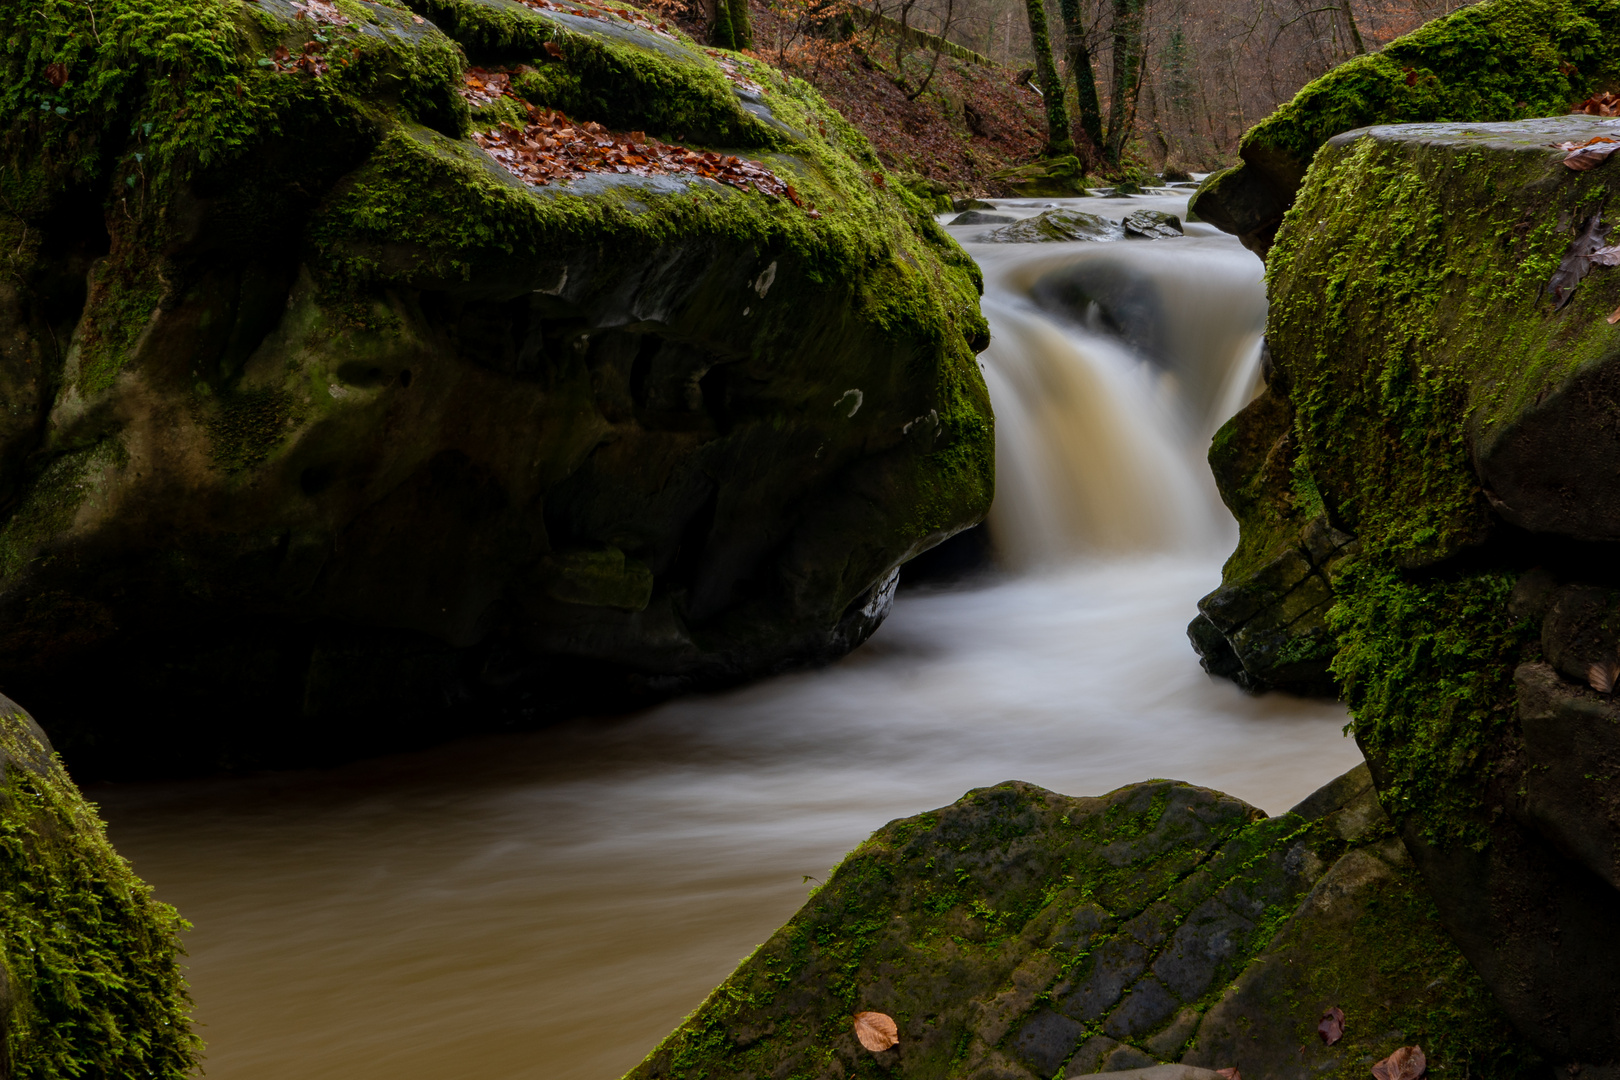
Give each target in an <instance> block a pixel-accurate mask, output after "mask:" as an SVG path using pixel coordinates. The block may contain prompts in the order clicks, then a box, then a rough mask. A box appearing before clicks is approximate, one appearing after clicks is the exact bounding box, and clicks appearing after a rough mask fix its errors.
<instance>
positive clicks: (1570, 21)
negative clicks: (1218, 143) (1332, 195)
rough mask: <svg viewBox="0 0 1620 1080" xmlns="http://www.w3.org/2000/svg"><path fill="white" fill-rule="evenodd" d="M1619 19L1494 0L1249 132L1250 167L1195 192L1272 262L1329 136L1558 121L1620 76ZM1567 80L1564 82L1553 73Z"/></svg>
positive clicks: (1582, 0)
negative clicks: (1372, 127)
mask: <svg viewBox="0 0 1620 1080" xmlns="http://www.w3.org/2000/svg"><path fill="white" fill-rule="evenodd" d="M1617 31H1620V14H1617V13H1616V11H1615V9H1614V8H1613V6H1612V5H1610V4H1608V3H1607V2H1606V0H1494V2H1491V3H1484V4H1475V5H1472V6H1469V7H1465V8H1461V9H1459V10H1457V11H1455V12H1452V13H1451V14H1449V15H1446V16H1444V17H1442V18H1439V19H1435V20H1434V21H1433V22H1430V23H1427V24H1425V25H1424V26H1422V27H1420V28H1419V29H1417V30H1414V31H1413V32H1411V33H1410V34H1406V35H1405V36H1403V37H1399V38H1396V39H1395V40H1394V41H1392V42H1390V43H1389V44H1388V45H1385V46H1384V47H1383V48H1382V49H1379V50H1378V51H1377V52H1373V53H1368V54H1365V55H1362V56H1358V57H1355V58H1354V59H1352V60H1349V61H1347V62H1346V63H1343V64H1340V65H1339V66H1338V67H1336V68H1334V69H1333V70H1332V71H1329V72H1328V73H1327V74H1326V75H1323V76H1322V77H1321V78H1319V79H1317V80H1316V81H1315V82H1313V83H1311V84H1310V85H1308V86H1306V87H1305V88H1304V89H1303V90H1301V91H1300V92H1299V93H1298V94H1296V95H1295V96H1294V99H1293V100H1292V101H1290V102H1288V103H1287V104H1286V105H1284V106H1282V107H1281V108H1279V109H1278V110H1277V111H1276V112H1274V113H1272V114H1271V115H1270V116H1269V117H1267V118H1266V119H1264V120H1262V121H1261V122H1260V123H1258V124H1256V125H1255V126H1254V127H1252V128H1250V129H1249V130H1248V131H1247V132H1246V133H1244V136H1243V141H1242V144H1241V146H1240V147H1239V150H1238V156H1239V157H1240V158H1241V159H1242V164H1240V165H1238V166H1237V167H1236V168H1233V169H1226V170H1223V171H1221V172H1216V173H1212V174H1211V175H1210V176H1208V177H1206V178H1205V179H1204V182H1203V184H1202V185H1200V187H1199V189H1198V192H1197V193H1196V194H1195V195H1194V196H1193V199H1192V209H1193V211H1194V212H1196V213H1197V215H1198V219H1199V220H1201V221H1207V222H1209V223H1210V224H1212V225H1214V226H1215V227H1216V228H1219V229H1222V230H1224V231H1226V232H1229V233H1234V234H1236V235H1237V236H1238V237H1239V238H1240V239H1241V240H1242V241H1243V244H1244V246H1245V247H1247V248H1249V249H1250V250H1251V251H1253V252H1255V253H1256V254H1258V255H1259V256H1260V257H1261V258H1265V257H1266V253H1267V252H1268V251H1269V250H1270V248H1271V243H1272V238H1273V237H1274V236H1275V235H1276V233H1277V228H1278V226H1279V225H1281V224H1282V220H1283V214H1284V213H1286V212H1287V210H1288V208H1289V207H1290V206H1291V205H1293V202H1294V197H1295V193H1296V192H1297V191H1298V189H1299V186H1300V184H1301V183H1302V182H1303V180H1304V177H1305V171H1306V169H1307V168H1309V167H1310V164H1311V159H1312V156H1313V155H1314V154H1315V153H1316V151H1317V149H1318V148H1319V147H1321V146H1322V145H1323V144H1324V143H1326V142H1327V141H1328V140H1329V139H1331V138H1333V137H1334V136H1335V135H1338V134H1339V133H1341V132H1343V131H1347V130H1349V129H1351V128H1359V127H1363V126H1365V125H1368V124H1399V123H1414V122H1421V121H1431V120H1445V121H1488V120H1517V119H1520V118H1522V117H1526V116H1554V115H1559V114H1562V113H1566V112H1568V111H1569V107H1570V103H1571V102H1576V101H1580V100H1582V99H1583V98H1585V97H1587V96H1588V95H1589V94H1592V93H1594V92H1595V91H1598V90H1602V89H1606V88H1607V87H1608V86H1609V85H1610V84H1612V83H1613V82H1614V81H1615V80H1616V78H1617V77H1620V35H1617V33H1616V32H1617ZM1554 73H1556V74H1554Z"/></svg>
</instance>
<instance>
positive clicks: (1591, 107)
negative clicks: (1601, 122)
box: [1569, 90, 1620, 116]
mask: <svg viewBox="0 0 1620 1080" xmlns="http://www.w3.org/2000/svg"><path fill="white" fill-rule="evenodd" d="M1569 111H1570V112H1572V113H1585V114H1586V115H1587V116H1620V95H1617V94H1614V93H1611V92H1610V91H1608V90H1605V91H1603V93H1601V94H1593V95H1592V96H1591V97H1589V98H1587V99H1586V100H1585V101H1583V102H1581V103H1580V104H1578V105H1573V106H1571V107H1570V110H1569Z"/></svg>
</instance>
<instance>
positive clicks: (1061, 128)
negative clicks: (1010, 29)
mask: <svg viewBox="0 0 1620 1080" xmlns="http://www.w3.org/2000/svg"><path fill="white" fill-rule="evenodd" d="M1024 3H1025V6H1026V8H1027V9H1028V10H1029V36H1030V41H1031V43H1032V44H1033V45H1034V46H1035V74H1036V77H1037V78H1038V79H1039V80H1040V83H1041V97H1042V99H1043V100H1044V102H1045V104H1046V155H1047V157H1061V156H1062V155H1064V154H1072V153H1074V139H1073V137H1072V136H1071V135H1070V134H1069V109H1068V107H1067V106H1066V105H1064V103H1063V80H1062V79H1060V78H1058V72H1057V64H1055V63H1053V61H1052V38H1051V36H1050V35H1049V34H1048V33H1047V32H1046V0H1024Z"/></svg>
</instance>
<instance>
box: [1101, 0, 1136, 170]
mask: <svg viewBox="0 0 1620 1080" xmlns="http://www.w3.org/2000/svg"><path fill="white" fill-rule="evenodd" d="M1144 6H1145V0H1114V63H1113V68H1114V70H1113V86H1112V88H1111V89H1112V93H1111V95H1110V97H1109V101H1108V142H1107V145H1106V147H1105V153H1106V154H1107V156H1108V161H1109V163H1110V164H1112V165H1118V164H1119V163H1120V159H1121V158H1122V157H1123V156H1124V152H1125V142H1126V140H1127V139H1129V138H1130V134H1131V128H1132V127H1133V126H1134V125H1135V123H1136V95H1137V93H1138V92H1139V91H1140V90H1141V89H1142V8H1143V7H1144Z"/></svg>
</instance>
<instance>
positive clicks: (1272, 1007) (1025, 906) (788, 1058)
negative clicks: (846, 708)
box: [629, 767, 1536, 1080]
mask: <svg viewBox="0 0 1620 1080" xmlns="http://www.w3.org/2000/svg"><path fill="white" fill-rule="evenodd" d="M1334 1006H1337V1007H1339V1008H1341V1009H1342V1010H1343V1011H1344V1012H1345V1014H1346V1016H1347V1018H1348V1022H1347V1025H1346V1035H1345V1038H1344V1039H1343V1041H1341V1042H1338V1043H1336V1044H1335V1045H1333V1046H1331V1047H1330V1046H1326V1045H1324V1044H1323V1043H1322V1042H1320V1041H1319V1040H1318V1039H1317V1038H1316V1035H1315V1031H1316V1026H1317V1023H1318V1021H1319V1019H1320V1018H1321V1016H1322V1014H1323V1012H1324V1011H1325V1010H1327V1009H1328V1008H1330V1007H1334ZM864 1011H877V1012H883V1013H886V1014H888V1015H889V1016H891V1017H893V1019H894V1020H895V1022H896V1025H897V1027H898V1029H899V1037H900V1041H899V1044H898V1045H897V1046H894V1047H892V1048H890V1049H887V1050H883V1051H880V1052H877V1053H873V1052H870V1051H868V1050H865V1049H863V1048H862V1046H861V1045H860V1044H859V1043H858V1042H857V1040H856V1036H855V1033H854V1031H853V1029H852V1024H851V1017H852V1015H853V1014H855V1013H857V1012H864ZM1414 1042H1416V1043H1420V1044H1421V1045H1423V1047H1424V1048H1425V1050H1426V1051H1427V1052H1428V1057H1429V1062H1430V1069H1431V1070H1432V1071H1433V1072H1434V1074H1435V1075H1441V1076H1444V1075H1456V1076H1463V1075H1472V1076H1479V1077H1509V1076H1521V1075H1523V1076H1527V1075H1531V1072H1530V1070H1531V1069H1532V1068H1534V1067H1535V1066H1536V1060H1535V1055H1534V1054H1533V1052H1531V1051H1529V1050H1528V1049H1527V1048H1526V1047H1525V1046H1524V1045H1523V1044H1522V1042H1520V1041H1519V1039H1518V1038H1517V1036H1516V1035H1515V1034H1514V1033H1513V1032H1512V1031H1511V1028H1510V1027H1509V1025H1508V1024H1507V1022H1506V1020H1505V1019H1504V1017H1503V1016H1502V1014H1501V1012H1500V1010H1499V1008H1498V1007H1497V1006H1496V1004H1495V1003H1494V1002H1493V1001H1492V1000H1491V998H1490V995H1489V993H1488V992H1487V991H1486V990H1485V988H1484V986H1483V985H1482V984H1481V982H1480V981H1479V979H1478V977H1477V976H1475V975H1474V974H1473V972H1472V971H1471V970H1470V969H1469V967H1468V965H1467V964H1466V962H1465V961H1464V960H1463V959H1462V957H1461V956H1460V955H1459V954H1458V952H1457V950H1456V948H1455V946H1453V945H1452V944H1451V942H1450V940H1449V939H1448V938H1447V936H1446V934H1445V933H1444V931H1443V930H1441V929H1440V928H1439V926H1438V925H1437V923H1436V921H1435V918H1434V908H1433V904H1432V902H1431V901H1430V900H1429V898H1428V896H1427V895H1426V894H1425V893H1424V891H1423V890H1422V888H1421V885H1420V882H1419V879H1418V876H1417V874H1416V873H1415V872H1414V870H1413V868H1412V866H1411V863H1410V860H1409V859H1408V858H1407V857H1406V853H1405V851H1404V850H1403V848H1402V847H1401V844H1400V842H1399V840H1397V839H1395V837H1394V834H1393V831H1392V830H1391V829H1390V827H1389V823H1388V821H1387V819H1385V818H1384V816H1383V814H1382V811H1381V810H1380V809H1379V807H1378V803H1377V801H1376V800H1375V799H1374V797H1373V792H1372V787H1371V780H1370V777H1369V776H1368V773H1367V770H1366V769H1365V767H1362V768H1358V769H1356V770H1353V771H1352V772H1351V773H1349V774H1347V775H1346V776H1344V777H1342V778H1340V779H1339V780H1337V781H1335V782H1333V783H1332V784H1329V785H1328V786H1327V787H1325V788H1324V789H1322V791H1320V792H1318V793H1317V794H1315V795H1313V796H1312V797H1311V798H1309V799H1307V800H1306V801H1305V802H1304V803H1302V804H1301V805H1300V806H1299V807H1297V808H1295V810H1293V811H1291V812H1290V813H1287V814H1283V815H1281V816H1279V817H1275V818H1268V817H1266V816H1265V815H1264V814H1263V813H1261V812H1260V811H1259V810H1256V809H1255V808H1254V807H1252V806H1249V805H1247V804H1245V803H1243V802H1241V801H1239V800H1237V799H1234V798H1231V797H1230V796H1226V795H1222V794H1220V793H1219V792H1214V791H1210V790H1208V789H1205V788H1197V787H1192V786H1189V785H1186V784H1179V783H1175V782H1172V781H1166V780H1156V781H1150V782H1148V783H1143V784H1135V785H1132V786H1130V787H1126V788H1121V789H1120V790H1118V791H1115V792H1113V793H1111V794H1109V795H1106V796H1103V797H1101V798H1070V797H1067V796H1063V795H1057V794H1054V793H1052V792H1050V791H1045V790H1043V789H1041V788H1038V787H1035V786H1033V785H1030V784H1022V783H1007V784H1000V785H997V786H996V787H993V788H983V789H980V790H978V791H974V792H970V793H969V794H968V795H966V796H965V797H964V798H963V799H961V800H960V801H959V802H957V803H955V804H953V805H952V806H949V807H946V808H944V809H942V810H937V811H934V812H932V813H928V814H922V815H919V816H917V817H913V818H906V819H904V820H900V821H895V822H891V823H890V824H889V825H886V826H885V827H884V828H882V829H880V830H878V832H877V833H875V834H874V835H873V836H872V838H871V839H870V840H868V841H867V842H866V843H864V844H862V845H861V846H860V847H859V848H857V849H856V850H855V851H854V852H852V853H851V854H850V855H849V857H848V858H846V859H845V860H844V862H843V863H842V864H841V865H840V866H839V867H838V869H837V870H836V871H835V872H834V873H833V875H832V876H831V877H830V878H829V879H828V881H827V883H826V885H825V886H823V887H821V888H819V889H818V890H817V891H816V893H815V895H814V896H813V897H812V898H811V900H810V901H809V902H808V903H807V904H806V905H805V906H804V908H803V909H802V910H800V912H799V913H798V914H797V915H796V916H794V918H793V919H792V921H790V922H789V923H788V924H787V925H786V926H784V927H783V928H782V929H781V930H779V931H777V933H776V934H775V935H773V936H772V938H771V939H770V940H769V941H768V942H766V943H765V944H764V945H762V946H760V948H759V949H758V950H757V951H756V952H755V953H754V955H753V956H751V957H749V958H748V959H747V960H746V961H744V962H743V964H742V966H741V967H739V968H738V969H737V971H736V972H735V973H734V974H733V975H732V976H731V977H730V978H729V979H728V980H726V982H725V983H724V984H722V985H721V986H720V987H719V988H718V989H716V990H715V991H714V992H713V993H712V994H711V995H710V996H709V998H708V1000H707V1001H705V1002H704V1003H703V1005H702V1006H701V1007H700V1008H699V1009H698V1010H697V1012H696V1013H694V1014H693V1015H692V1016H691V1017H689V1018H688V1019H687V1020H686V1022H685V1023H683V1024H682V1025H681V1027H680V1028H679V1029H677V1030H676V1031H675V1032H674V1033H673V1034H671V1035H670V1036H669V1037H668V1038H666V1039H665V1040H664V1041H663V1043H662V1044H661V1045H660V1046H659V1047H658V1048H657V1049H655V1050H654V1051H653V1052H652V1054H651V1055H649V1056H648V1058H647V1060H646V1061H644V1062H643V1063H642V1064H641V1065H640V1066H639V1067H638V1068H637V1069H635V1070H634V1071H632V1072H631V1073H630V1074H629V1077H630V1080H700V1078H701V1080H724V1078H738V1080H740V1078H743V1077H760V1076H778V1077H805V1078H812V1077H813V1078H822V1077H826V1078H831V1077H840V1078H847V1077H850V1076H855V1077H873V1078H875V1077H883V1076H903V1077H911V1078H917V1080H936V1078H938V1080H943V1078H948V1077H950V1078H954V1077H962V1078H969V1077H973V1078H992V1077H993V1078H998V1080H1047V1078H1050V1077H1064V1076H1068V1077H1073V1076H1080V1075H1088V1074H1091V1073H1097V1072H1110V1073H1112V1072H1116V1071H1118V1070H1125V1069H1131V1068H1139V1067H1151V1066H1153V1065H1155V1064H1156V1063H1174V1062H1181V1063H1185V1064H1187V1065H1190V1066H1202V1067H1203V1068H1205V1069H1215V1068H1230V1067H1233V1066H1236V1067H1238V1068H1239V1069H1240V1070H1241V1071H1242V1073H1243V1074H1244V1075H1245V1076H1255V1077H1261V1078H1264V1080H1305V1078H1307V1077H1344V1078H1347V1080H1348V1078H1349V1077H1363V1076H1366V1075H1367V1071H1368V1066H1369V1065H1370V1064H1371V1063H1372V1062H1374V1061H1377V1060H1379V1059H1380V1058H1382V1057H1384V1056H1386V1055H1387V1054H1388V1053H1389V1052H1390V1051H1392V1050H1393V1049H1395V1048H1396V1047H1398V1046H1401V1045H1406V1044H1410V1043H1414ZM1143 1075H1144V1076H1155V1077H1158V1076H1164V1077H1169V1076H1170V1075H1171V1074H1170V1073H1169V1072H1160V1073H1146V1074H1143ZM1184 1075H1186V1076H1188V1077H1189V1080H1190V1077H1205V1076H1210V1075H1212V1074H1210V1073H1203V1072H1193V1071H1192V1070H1190V1069H1189V1070H1186V1073H1185V1074H1184Z"/></svg>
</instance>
